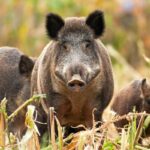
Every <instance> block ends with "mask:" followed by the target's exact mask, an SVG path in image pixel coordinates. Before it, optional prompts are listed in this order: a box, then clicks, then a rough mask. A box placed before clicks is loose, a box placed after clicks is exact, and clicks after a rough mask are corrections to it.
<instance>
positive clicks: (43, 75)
mask: <svg viewBox="0 0 150 150" xmlns="http://www.w3.org/2000/svg"><path fill="white" fill-rule="evenodd" d="M104 28H105V23H104V17H103V12H102V11H99V10H96V11H94V12H92V13H91V14H90V15H89V16H88V17H86V18H83V17H82V18H78V17H70V18H67V19H65V20H63V19H62V18H61V17H60V16H58V15H56V14H53V13H50V14H49V15H47V17H46V29H47V34H48V36H49V37H50V38H51V39H52V41H51V42H50V43H49V44H48V45H47V46H46V47H45V48H44V50H43V52H42V53H41V55H40V56H39V58H38V59H37V61H36V63H35V66H34V69H33V73H32V79H31V84H32V92H33V93H43V94H46V96H47V98H46V99H42V100H41V104H42V107H43V109H44V111H45V112H46V114H48V108H49V107H54V108H55V112H56V116H57V117H58V119H59V121H60V123H61V125H62V126H77V125H79V124H83V125H85V126H86V127H89V128H90V127H92V111H93V109H94V108H96V110H95V111H94V115H95V119H96V121H100V120H101V115H102V113H103V110H104V109H105V107H106V106H107V105H108V103H109V101H110V100H111V98H112V95H113V89H114V81H113V75H112V66H111V62H110V58H109V55H108V53H107V50H106V48H105V47H104V45H103V44H102V43H101V42H100V41H99V40H98V38H99V37H100V36H101V35H102V34H103V32H104Z"/></svg>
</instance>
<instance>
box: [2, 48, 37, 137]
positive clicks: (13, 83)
mask: <svg viewBox="0 0 150 150" xmlns="http://www.w3.org/2000/svg"><path fill="white" fill-rule="evenodd" d="M33 66H34V60H32V59H31V58H29V57H28V56H26V55H24V54H23V53H22V52H20V50H19V49H17V48H13V47H1V48H0V101H1V100H2V99H3V98H4V97H6V99H7V100H8V101H7V105H6V107H7V113H8V115H10V114H11V113H13V111H14V110H16V109H17V107H19V106H20V105H21V104H22V103H23V102H24V101H25V100H27V99H29V98H30V95H31V94H30V91H31V90H30V79H31V78H30V77H31V71H32V69H33ZM24 115H25V111H21V112H20V113H19V115H17V117H15V118H14V121H13V122H10V123H9V130H10V131H11V132H13V133H15V134H17V135H18V136H20V135H21V134H22V133H20V132H23V130H24V128H25V126H24V119H25V118H24V117H23V116H24Z"/></svg>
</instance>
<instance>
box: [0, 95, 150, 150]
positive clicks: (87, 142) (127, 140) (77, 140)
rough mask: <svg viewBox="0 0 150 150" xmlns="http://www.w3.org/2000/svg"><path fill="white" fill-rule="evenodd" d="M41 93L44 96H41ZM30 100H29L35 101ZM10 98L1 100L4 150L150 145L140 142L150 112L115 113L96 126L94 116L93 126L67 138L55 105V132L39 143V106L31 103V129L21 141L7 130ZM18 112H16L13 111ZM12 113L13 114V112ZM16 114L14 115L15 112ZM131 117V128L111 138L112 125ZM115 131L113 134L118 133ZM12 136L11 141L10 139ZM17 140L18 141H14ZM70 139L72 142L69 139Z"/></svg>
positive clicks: (142, 149)
mask: <svg viewBox="0 0 150 150" xmlns="http://www.w3.org/2000/svg"><path fill="white" fill-rule="evenodd" d="M40 96H41V95H40ZM40 96H34V97H33V98H31V99H32V101H33V100H35V99H37V98H38V99H39V97H40ZM31 99H29V100H28V101H27V102H31ZM27 102H25V103H24V104H23V105H22V106H20V107H19V108H18V109H17V111H18V113H19V111H20V110H21V109H20V108H23V106H25V104H27ZM5 108H6V99H4V100H3V101H2V102H1V109H0V110H1V111H0V131H1V132H0V147H1V148H0V149H4V148H5V149H18V150H23V149H25V150H28V149H30V150H34V149H35V150H39V149H41V150H76V149H77V150H83V149H84V150H98V149H100V148H101V149H102V150H148V149H149V148H150V143H149V148H148V146H144V145H142V144H141V143H139V142H138V141H139V139H140V138H141V134H142V132H141V131H142V130H143V127H145V128H147V127H148V125H150V118H149V116H148V117H147V119H146V120H145V122H144V118H145V116H147V115H149V114H146V113H145V112H144V113H135V112H133V113H129V114H127V115H124V116H121V117H119V116H114V117H112V118H111V119H110V120H109V121H107V122H105V123H103V124H102V125H101V126H100V127H99V128H96V124H97V123H96V122H95V121H94V119H93V128H92V129H85V130H84V131H80V132H77V133H75V134H71V135H69V136H68V137H67V138H63V134H64V130H63V128H62V127H61V125H60V123H59V121H58V119H57V118H56V116H55V115H54V108H50V109H49V112H50V124H51V129H50V130H51V135H50V136H49V140H48V141H47V143H46V144H43V143H44V142H45V140H47V139H48V138H47V136H48V135H44V137H45V138H44V137H43V140H42V141H41V143H40V142H39V139H38V135H39V131H38V129H37V127H36V124H35V123H34V115H33V114H34V112H35V109H36V108H35V106H32V105H28V107H27V108H28V109H27V115H26V121H25V123H26V126H27V131H26V133H25V135H24V136H23V138H22V139H21V140H19V139H17V137H14V136H12V134H10V133H7V132H6V131H7V122H8V121H11V120H10V118H11V117H10V116H9V117H8V116H7V115H6V109H5ZM13 114H15V115H17V113H16V111H15V112H14V113H13ZM11 116H12V115H11ZM137 116H138V117H139V116H140V118H141V119H140V123H139V125H138V126H137V124H136V123H137V122H136V120H137ZM13 117H14V115H13ZM8 118H9V119H8ZM125 118H126V119H129V120H130V121H129V125H128V126H127V128H123V129H122V132H121V133H120V134H118V136H116V137H114V138H111V136H109V135H110V133H108V132H109V131H108V129H109V128H111V125H112V124H113V123H114V122H116V121H119V120H121V119H125ZM54 122H56V124H57V129H58V136H57V138H56V133H55V131H56V130H55V125H54ZM112 131H113V130H111V134H114V133H113V132H112ZM8 137H9V140H8ZM14 141H15V142H14ZM68 141H70V142H68Z"/></svg>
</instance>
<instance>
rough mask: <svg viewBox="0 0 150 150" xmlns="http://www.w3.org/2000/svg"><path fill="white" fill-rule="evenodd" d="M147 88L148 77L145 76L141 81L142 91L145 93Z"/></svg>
mask: <svg viewBox="0 0 150 150" xmlns="http://www.w3.org/2000/svg"><path fill="white" fill-rule="evenodd" d="M146 89H147V82H146V78H143V79H142V81H141V91H142V95H143V96H144V95H145V91H146Z"/></svg>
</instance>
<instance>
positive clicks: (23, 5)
mask: <svg viewBox="0 0 150 150" xmlns="http://www.w3.org/2000/svg"><path fill="white" fill-rule="evenodd" d="M95 9H101V10H103V11H104V13H105V20H106V31H105V34H104V35H103V37H101V40H102V41H103V43H104V44H105V45H106V46H107V48H108V51H109V53H110V55H111V59H112V62H113V70H114V77H115V83H116V84H115V87H116V89H120V88H121V87H123V86H124V85H125V84H127V82H129V81H131V80H132V79H135V78H141V77H147V78H149V77H150V76H149V71H150V59H149V57H150V0H109V1H108V0H107V1H106V0H43V1H42V0H26V1H24V0H5V1H4V0H0V46H13V47H18V48H19V49H21V50H22V51H23V52H24V53H25V54H27V55H30V56H39V54H40V52H41V51H42V49H43V48H44V46H45V45H46V44H47V43H48V42H49V39H48V37H47V35H46V32H45V27H44V26H45V15H46V14H47V13H49V12H55V13H58V14H60V15H61V16H63V17H69V16H87V15H88V14H89V13H90V12H92V11H93V10H95Z"/></svg>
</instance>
